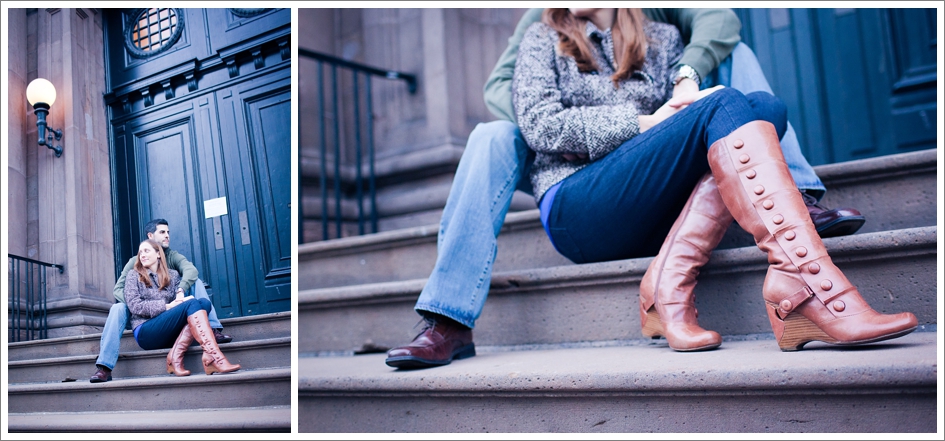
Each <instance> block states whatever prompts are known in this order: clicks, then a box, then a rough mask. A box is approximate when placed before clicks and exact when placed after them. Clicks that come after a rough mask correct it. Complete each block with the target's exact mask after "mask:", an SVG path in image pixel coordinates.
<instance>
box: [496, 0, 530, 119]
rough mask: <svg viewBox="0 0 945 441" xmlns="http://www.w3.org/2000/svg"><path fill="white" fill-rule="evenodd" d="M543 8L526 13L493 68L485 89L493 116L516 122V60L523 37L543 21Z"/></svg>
mask: <svg viewBox="0 0 945 441" xmlns="http://www.w3.org/2000/svg"><path fill="white" fill-rule="evenodd" d="M541 12H542V9H541V8H532V9H529V10H528V11H526V12H525V15H523V16H522V19H521V20H519V22H518V25H517V26H515V33H514V34H512V36H511V37H509V45H508V47H506V48H505V51H503V52H502V56H500V57H499V61H498V62H496V64H495V67H494V68H492V73H491V74H489V79H488V80H486V86H485V88H483V95H484V96H483V98H484V99H485V100H486V107H487V108H488V109H489V111H490V112H492V114H493V115H495V116H497V117H499V119H504V120H506V121H512V122H515V109H513V108H512V72H514V71H515V58H516V57H517V56H518V45H519V44H521V43H522V37H524V36H525V31H527V30H528V27H529V26H531V25H532V23H535V22H537V21H540V20H541Z"/></svg>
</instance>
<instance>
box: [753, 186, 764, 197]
mask: <svg viewBox="0 0 945 441" xmlns="http://www.w3.org/2000/svg"><path fill="white" fill-rule="evenodd" d="M764 192H765V188H764V187H763V186H761V185H759V186H757V187H755V194H757V195H760V194H762V193H764Z"/></svg>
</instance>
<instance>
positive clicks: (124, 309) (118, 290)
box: [89, 219, 233, 383]
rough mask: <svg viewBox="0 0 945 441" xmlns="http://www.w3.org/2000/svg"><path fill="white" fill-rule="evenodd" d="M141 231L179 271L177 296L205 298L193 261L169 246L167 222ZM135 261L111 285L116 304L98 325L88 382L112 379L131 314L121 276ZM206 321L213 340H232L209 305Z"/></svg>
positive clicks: (152, 223)
mask: <svg viewBox="0 0 945 441" xmlns="http://www.w3.org/2000/svg"><path fill="white" fill-rule="evenodd" d="M144 232H145V234H146V235H147V236H148V239H153V240H155V241H157V242H158V243H160V244H161V247H162V248H164V257H165V259H167V266H168V268H170V269H172V270H175V271H177V272H178V273H180V285H178V288H177V293H178V295H182V296H183V295H184V294H185V293H186V294H187V295H191V296H193V297H194V298H198V299H199V298H205V299H208V300H209V296H208V295H207V290H206V288H205V287H204V285H203V282H201V281H200V279H198V278H197V276H198V273H197V267H195V266H194V264H193V263H190V261H189V260H187V258H186V257H184V255H183V254H181V253H178V252H177V251H174V250H172V249H171V248H170V246H171V232H170V228H169V227H168V225H167V221H166V220H164V219H153V220H151V221H150V222H148V223H147V224H145V226H144ZM136 263H138V256H137V255H136V256H134V257H132V258H131V259H129V260H128V263H126V264H125V267H124V268H123V269H122V270H121V276H119V277H118V281H117V282H115V288H114V290H113V291H112V294H113V295H114V296H115V300H117V301H118V303H115V304H114V305H112V307H111V309H110V310H109V311H108V317H107V318H106V319H105V327H104V328H102V339H101V343H100V344H99V354H98V359H97V360H95V368H96V370H95V374H93V375H92V377H91V378H90V379H89V382H91V383H103V382H106V381H111V379H112V369H114V368H115V364H116V363H117V362H118V351H119V346H120V344H121V335H122V333H123V332H124V331H125V328H126V327H127V326H128V319H129V317H130V315H131V314H130V312H129V311H128V306H127V305H125V278H126V277H127V276H128V273H129V272H131V271H134V267H135V264H136ZM208 321H209V322H210V327H211V328H213V334H214V336H215V337H216V340H217V343H228V342H230V341H232V340H233V337H230V336H229V335H226V334H224V333H223V325H222V324H220V320H219V319H218V318H217V313H216V310H214V309H213V308H211V309H210V313H209V314H208Z"/></svg>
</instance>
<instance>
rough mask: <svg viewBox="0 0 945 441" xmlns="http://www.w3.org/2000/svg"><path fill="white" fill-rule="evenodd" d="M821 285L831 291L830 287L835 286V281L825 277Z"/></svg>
mask: <svg viewBox="0 0 945 441" xmlns="http://www.w3.org/2000/svg"><path fill="white" fill-rule="evenodd" d="M820 287H821V288H822V289H823V290H824V291H830V288H833V282H831V281H829V280H826V279H825V280H824V281H823V282H820Z"/></svg>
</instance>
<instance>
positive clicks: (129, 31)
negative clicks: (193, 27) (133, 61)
mask: <svg viewBox="0 0 945 441" xmlns="http://www.w3.org/2000/svg"><path fill="white" fill-rule="evenodd" d="M183 30H184V16H183V14H182V13H181V10H180V9H174V8H144V9H138V10H136V11H135V12H133V13H132V14H131V21H130V22H129V23H128V25H127V26H125V47H126V48H127V49H128V52H129V53H130V54H131V55H132V56H134V57H135V58H148V57H152V56H154V55H157V54H160V53H162V52H165V51H167V50H168V49H170V48H171V46H173V45H174V43H177V40H179V39H180V36H181V33H183Z"/></svg>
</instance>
